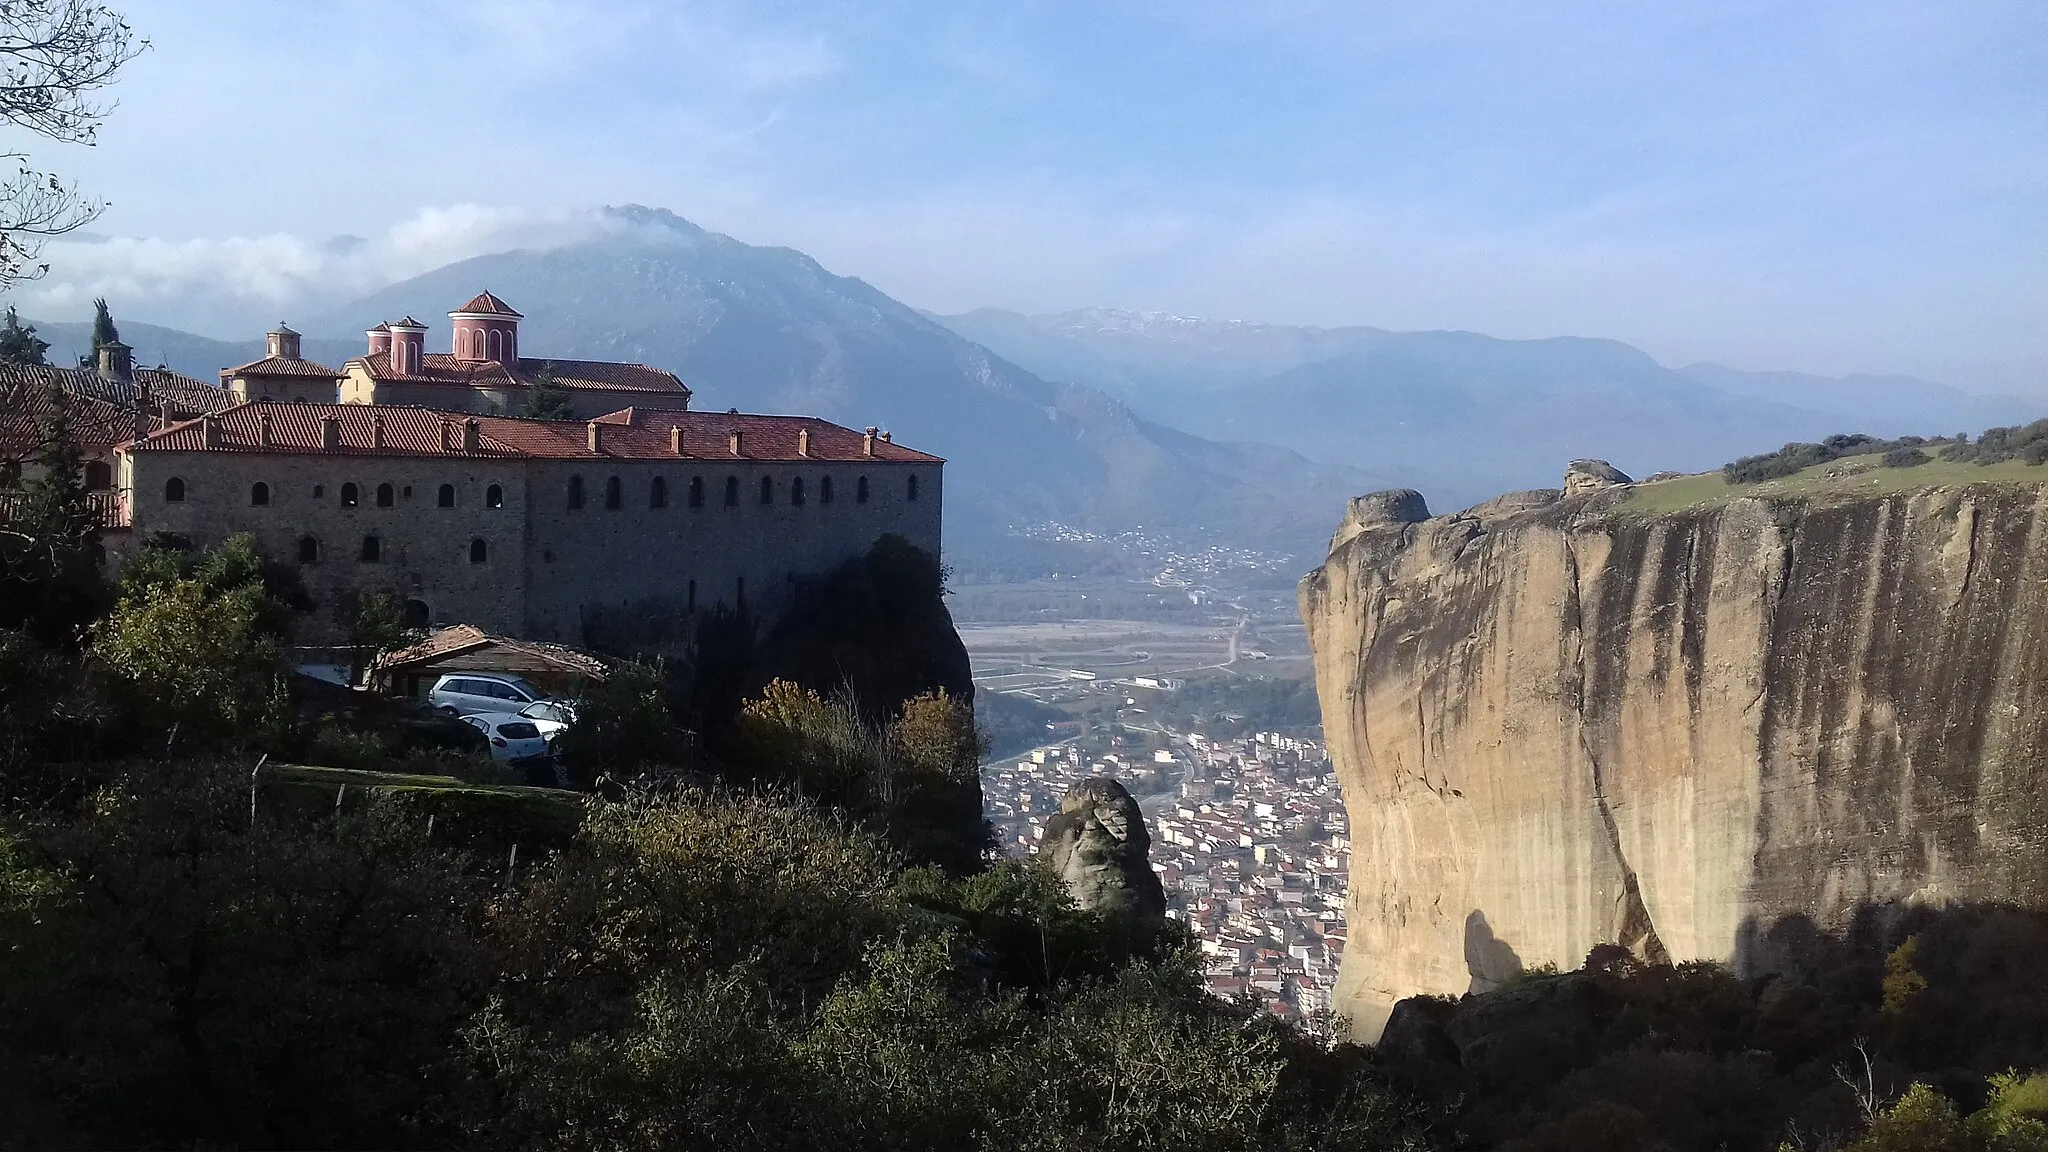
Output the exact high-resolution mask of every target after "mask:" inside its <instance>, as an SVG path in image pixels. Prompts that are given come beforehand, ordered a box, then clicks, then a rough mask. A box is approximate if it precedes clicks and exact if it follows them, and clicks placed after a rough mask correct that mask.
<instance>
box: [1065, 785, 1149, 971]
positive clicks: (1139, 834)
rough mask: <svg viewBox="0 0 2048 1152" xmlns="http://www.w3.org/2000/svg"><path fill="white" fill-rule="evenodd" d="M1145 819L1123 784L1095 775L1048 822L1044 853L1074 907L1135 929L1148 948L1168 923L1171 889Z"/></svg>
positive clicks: (1137, 941)
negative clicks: (1159, 869)
mask: <svg viewBox="0 0 2048 1152" xmlns="http://www.w3.org/2000/svg"><path fill="white" fill-rule="evenodd" d="M1151 850H1152V837H1151V834H1150V833H1148V832H1147V831H1146V830H1145V814H1144V813H1143V812H1141V811H1139V809H1138V802H1137V801H1136V800H1133V799H1131V794H1130V793H1129V792H1127V791H1125V790H1124V786H1123V785H1122V784H1119V783H1117V782H1116V781H1114V780H1111V779H1108V778H1107V777H1102V776H1091V777H1089V778H1088V779H1086V780H1082V781H1081V782H1079V783H1077V784H1075V785H1074V786H1073V787H1072V788H1070V789H1068V791H1067V794H1066V796H1065V797H1063V798H1061V800H1060V810H1059V811H1058V812H1055V813H1053V815H1052V817H1051V818H1050V819H1048V820H1047V821H1046V822H1045V839H1044V841H1043V843H1042V844H1041V847H1040V851H1042V852H1044V853H1045V854H1046V856H1047V858H1048V859H1049V860H1050V862H1051V864H1052V868H1053V871H1054V872H1057V873H1058V874H1059V877H1060V879H1061V880H1062V881H1064V882H1065V883H1066V886H1067V892H1068V893H1069V894H1070V895H1072V896H1073V898H1074V903H1076V904H1078V905H1080V906H1081V907H1082V908H1085V909H1088V910H1091V911H1095V912H1101V913H1103V914H1104V915H1106V916H1108V917H1110V918H1111V919H1113V920H1119V921H1122V922H1123V923H1124V924H1126V925H1127V926H1128V928H1129V932H1130V940H1131V942H1132V944H1133V945H1135V946H1138V947H1143V946H1145V945H1146V944H1149V943H1150V942H1151V941H1152V939H1153V938H1154V937H1156V936H1157V935H1158V934H1159V929H1160V928H1161V927H1162V926H1163V925H1164V924H1165V921H1166V890H1165V888H1164V886H1163V885H1161V884H1160V882H1159V876H1158V874H1157V873H1155V872H1153V871H1152V862H1151V858H1150V853H1151Z"/></svg>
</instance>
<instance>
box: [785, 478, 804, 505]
mask: <svg viewBox="0 0 2048 1152" xmlns="http://www.w3.org/2000/svg"><path fill="white" fill-rule="evenodd" d="M789 502H790V503H791V504H802V503H803V502H804V478H803V477H801V476H798V477H797V478H796V479H794V480H791V481H790V482H789Z"/></svg>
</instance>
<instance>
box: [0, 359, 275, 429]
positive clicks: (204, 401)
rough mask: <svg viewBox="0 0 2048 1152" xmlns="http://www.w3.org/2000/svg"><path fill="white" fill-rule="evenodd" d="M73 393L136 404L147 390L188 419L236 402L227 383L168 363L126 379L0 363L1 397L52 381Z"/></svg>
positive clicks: (165, 409) (168, 410)
mask: <svg viewBox="0 0 2048 1152" xmlns="http://www.w3.org/2000/svg"><path fill="white" fill-rule="evenodd" d="M53 383H54V384H56V385H57V387H59V388H61V389H63V390H64V391H66V392H69V393H71V394H72V395H74V396H83V397H88V398H90V399H94V400H106V401H110V402H112V403H114V404H119V405H126V406H129V407H133V406H134V405H136V404H138V403H140V402H141V401H142V400H143V398H144V395H145V393H146V394H147V396H148V398H149V399H150V401H151V402H152V404H153V406H154V407H155V408H156V409H157V410H158V411H159V412H160V413H162V414H163V415H166V416H169V417H171V418H173V419H184V418H186V417H188V416H196V415H199V414H200V413H204V412H218V411H220V410H221V409H223V408H226V407H228V406H230V405H232V404H234V403H235V394H234V393H232V392H230V391H228V390H227V389H225V388H216V387H214V386H213V385H211V384H205V383H201V382H200V381H198V380H194V379H192V378H191V377H190V376H180V375H178V374H177V373H176V372H173V371H171V370H170V369H168V368H137V369H135V371H134V372H133V373H131V374H130V378H129V379H126V380H122V379H118V378H113V377H107V376H102V375H100V373H99V369H97V368H58V367H55V366H54V365H46V364H6V365H0V397H12V396H15V395H31V394H36V393H41V392H44V391H47V390H48V388H49V386H50V385H51V384H53Z"/></svg>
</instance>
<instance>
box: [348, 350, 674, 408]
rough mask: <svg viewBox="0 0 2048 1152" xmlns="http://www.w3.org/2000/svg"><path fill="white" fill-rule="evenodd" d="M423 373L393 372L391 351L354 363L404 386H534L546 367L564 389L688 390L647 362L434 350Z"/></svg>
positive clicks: (374, 377)
mask: <svg viewBox="0 0 2048 1152" xmlns="http://www.w3.org/2000/svg"><path fill="white" fill-rule="evenodd" d="M420 359H421V364H420V370H419V371H418V372H413V373H410V374H403V375H402V374H400V373H397V372H393V371H392V370H391V356H390V354H389V353H384V352H377V353H373V354H370V355H367V356H358V357H356V358H355V359H353V360H351V361H349V363H351V364H361V365H362V366H363V369H364V371H366V372H368V373H369V376H370V379H372V380H390V381H394V382H397V383H403V384H448V385H452V386H454V387H458V388H531V387H532V386H533V381H534V378H535V377H536V376H538V375H539V374H540V370H541V369H542V368H544V367H549V366H552V368H553V370H554V373H555V383H557V384H559V385H561V386H562V387H564V388H569V389H579V388H596V389H602V390H604V391H608V392H660V393H669V394H672V395H675V396H678V397H682V398H685V399H687V398H688V397H689V395H690V389H689V386H688V385H686V384H684V383H683V382H682V381H681V380H680V379H678V378H677V377H676V374H675V373H673V372H664V371H662V370H661V369H659V368H650V367H648V366H647V365H645V364H614V363H611V362H610V361H606V360H546V359H536V358H534V357H531V356H522V357H520V358H519V363H518V365H517V366H516V367H512V368H507V367H506V366H505V365H503V364H500V363H498V362H497V361H496V360H458V359H456V358H455V356H454V355H453V354H451V353H447V352H429V353H427V354H426V355H425V356H423V357H421V358H420Z"/></svg>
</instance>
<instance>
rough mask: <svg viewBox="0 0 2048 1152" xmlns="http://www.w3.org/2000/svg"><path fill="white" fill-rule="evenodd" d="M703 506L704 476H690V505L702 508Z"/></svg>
mask: <svg viewBox="0 0 2048 1152" xmlns="http://www.w3.org/2000/svg"><path fill="white" fill-rule="evenodd" d="M703 506H704V478H703V477H702V476H692V477H690V507H692V508H702V507H703Z"/></svg>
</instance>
